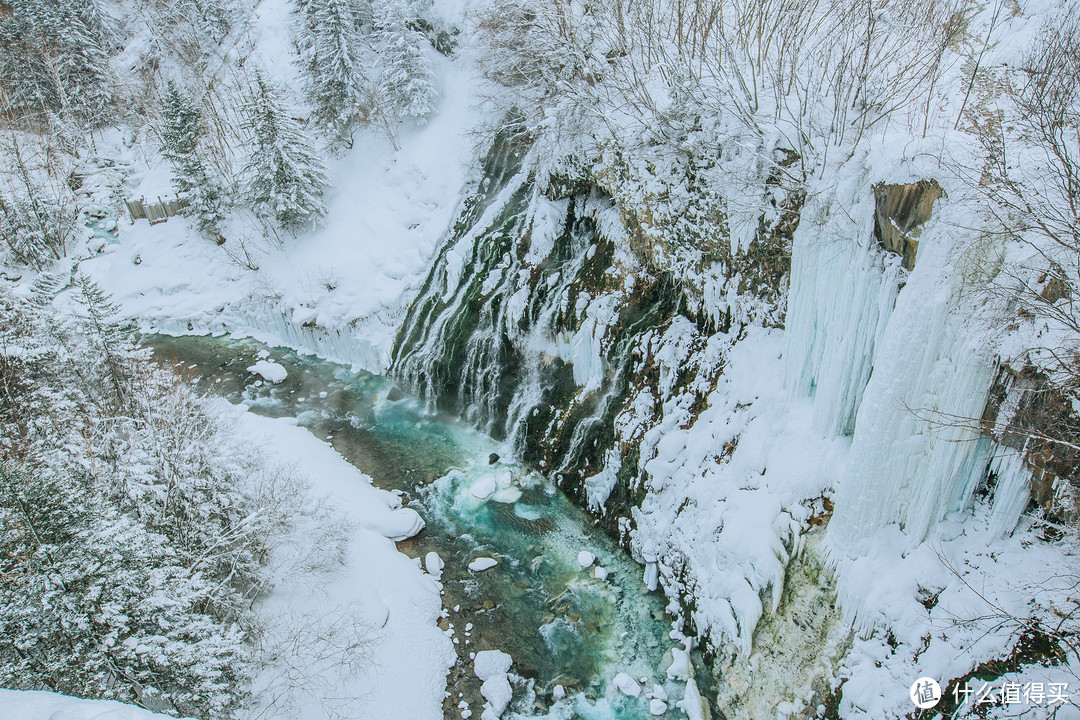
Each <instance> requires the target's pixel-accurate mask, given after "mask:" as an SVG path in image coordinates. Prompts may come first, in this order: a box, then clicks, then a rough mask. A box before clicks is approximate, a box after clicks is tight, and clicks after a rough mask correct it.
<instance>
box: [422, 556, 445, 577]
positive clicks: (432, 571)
mask: <svg viewBox="0 0 1080 720" xmlns="http://www.w3.org/2000/svg"><path fill="white" fill-rule="evenodd" d="M444 567H446V563H444V562H443V559H442V558H441V557H439V553H437V552H435V551H434V550H432V551H431V552H429V553H428V554H427V555H425V556H424V569H425V570H427V571H428V574H429V575H431V576H433V577H434V578H435V579H436V580H438V579H439V578H441V577H442V571H443V568H444Z"/></svg>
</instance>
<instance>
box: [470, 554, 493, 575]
mask: <svg viewBox="0 0 1080 720" xmlns="http://www.w3.org/2000/svg"><path fill="white" fill-rule="evenodd" d="M498 564H499V561H498V560H496V559H495V558H489V557H479V558H476V559H475V560H473V561H472V562H471V563H469V569H470V570H472V571H473V572H483V571H484V570H490V569H491V568H493V567H495V566H496V565H498Z"/></svg>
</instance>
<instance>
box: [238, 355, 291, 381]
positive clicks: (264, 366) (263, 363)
mask: <svg viewBox="0 0 1080 720" xmlns="http://www.w3.org/2000/svg"><path fill="white" fill-rule="evenodd" d="M247 371H248V372H249V373H254V374H255V375H260V376H262V378H263V379H264V380H266V381H267V382H272V383H274V384H275V385H276V384H278V383H279V382H281V381H282V380H284V379H285V378H286V377H288V374H289V373H288V372H287V371H286V370H285V368H284V367H282V366H281V365H279V364H278V363H276V362H274V361H273V360H260V361H258V362H257V363H255V364H254V365H252V366H251V367H249V368H247Z"/></svg>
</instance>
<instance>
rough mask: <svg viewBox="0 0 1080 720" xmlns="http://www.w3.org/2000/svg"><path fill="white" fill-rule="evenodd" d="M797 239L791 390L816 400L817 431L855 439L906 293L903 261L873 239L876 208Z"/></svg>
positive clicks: (789, 342) (859, 209)
mask: <svg viewBox="0 0 1080 720" xmlns="http://www.w3.org/2000/svg"><path fill="white" fill-rule="evenodd" d="M848 213H849V214H847V215H841V216H840V217H832V218H830V222H829V225H828V227H827V228H825V229H824V230H822V228H820V227H816V226H814V225H812V224H810V223H806V224H804V225H800V226H799V229H798V230H797V231H796V233H795V237H794V239H793V247H792V258H791V294H790V297H789V304H788V307H789V311H788V316H787V320H786V323H785V329H786V333H787V334H786V348H785V351H784V356H785V359H786V361H787V362H786V368H785V376H786V377H785V385H786V386H787V388H788V390H789V391H790V392H791V393H792V394H793V395H795V396H802V397H807V396H814V398H815V403H814V429H815V430H816V431H818V432H820V433H822V434H824V435H826V436H829V437H832V436H836V435H848V434H851V433H852V431H853V430H854V427H855V413H856V411H857V410H858V408H859V404H860V403H861V402H862V397H863V389H864V388H865V386H866V383H867V380H868V379H869V378H870V372H871V370H872V368H873V366H874V356H875V351H876V349H877V347H878V345H879V343H880V342H881V334H882V332H883V331H884V329H885V327H886V323H887V322H888V320H889V317H890V315H891V314H892V310H893V305H894V304H895V301H896V294H897V290H898V288H899V273H900V263H899V258H895V257H892V256H887V255H886V253H884V252H883V251H882V250H881V249H880V248H878V247H877V244H876V243H875V241H874V239H873V232H872V228H873V203H872V202H867V201H863V202H862V203H860V204H857V205H855V206H854V207H852V208H850V209H849V210H848Z"/></svg>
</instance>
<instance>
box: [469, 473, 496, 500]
mask: <svg viewBox="0 0 1080 720" xmlns="http://www.w3.org/2000/svg"><path fill="white" fill-rule="evenodd" d="M469 493H470V494H471V495H472V496H473V497H474V498H477V499H478V500H485V499H487V498H489V497H491V496H492V495H493V494H494V493H495V478H493V477H490V476H489V477H486V478H484V479H483V480H478V481H477V482H475V483H474V484H473V486H472V487H471V488H469Z"/></svg>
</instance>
